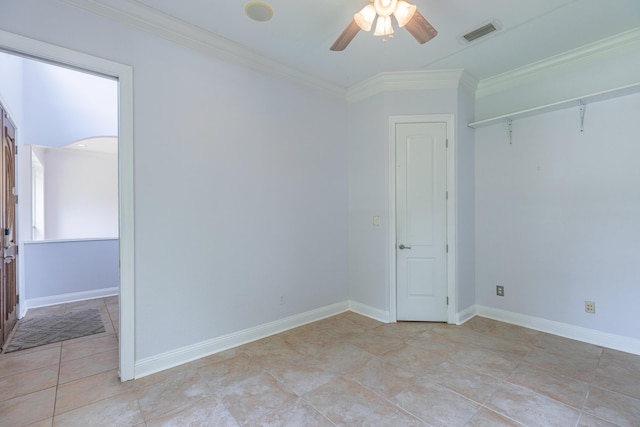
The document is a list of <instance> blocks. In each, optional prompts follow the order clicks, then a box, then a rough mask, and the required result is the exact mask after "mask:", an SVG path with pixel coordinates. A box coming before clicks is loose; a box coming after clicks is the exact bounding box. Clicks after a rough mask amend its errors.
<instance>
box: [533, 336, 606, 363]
mask: <svg viewBox="0 0 640 427" xmlns="http://www.w3.org/2000/svg"><path fill="white" fill-rule="evenodd" d="M536 348H538V349H541V350H544V351H545V353H550V354H555V355H557V356H563V357H569V358H575V359H583V358H585V359H599V358H600V356H601V355H602V347H599V346H597V345H593V344H589V343H585V342H581V341H576V340H572V339H569V338H564V337H560V336H557V335H551V334H543V335H542V336H541V337H540V339H539V340H538V341H537V342H536Z"/></svg>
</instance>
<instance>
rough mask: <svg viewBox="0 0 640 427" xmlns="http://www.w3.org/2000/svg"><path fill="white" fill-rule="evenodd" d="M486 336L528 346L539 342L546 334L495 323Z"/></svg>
mask: <svg viewBox="0 0 640 427" xmlns="http://www.w3.org/2000/svg"><path fill="white" fill-rule="evenodd" d="M484 334H485V335H486V336H488V337H493V338H500V339H505V340H508V341H516V342H520V343H524V344H526V345H527V346H530V345H531V344H532V343H535V342H537V341H538V340H539V339H540V338H541V337H542V336H543V335H544V333H542V332H539V331H534V330H533V329H527V328H523V327H522V326H516V325H510V324H508V323H503V322H493V325H492V326H490V327H489V328H488V329H487V331H486V332H485V333H484Z"/></svg>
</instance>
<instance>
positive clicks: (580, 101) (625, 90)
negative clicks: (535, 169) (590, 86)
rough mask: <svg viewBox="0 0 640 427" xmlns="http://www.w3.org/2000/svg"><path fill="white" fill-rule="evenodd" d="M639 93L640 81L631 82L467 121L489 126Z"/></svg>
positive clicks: (479, 125) (475, 127) (581, 116)
mask: <svg viewBox="0 0 640 427" xmlns="http://www.w3.org/2000/svg"><path fill="white" fill-rule="evenodd" d="M636 93H640V83H633V84H630V85H627V86H622V87H618V88H615V89H609V90H605V91H602V92H597V93H592V94H590V95H584V96H580V97H577V98H571V99H567V100H564V101H558V102H553V103H551V104H546V105H541V106H539V107H533V108H529V109H526V110H521V111H514V112H511V113H508V114H503V115H500V116H495V117H491V118H488V119H484V120H479V121H476V122H473V123H469V127H472V128H474V129H477V128H481V127H484V126H491V125H494V124H497V123H503V122H504V120H505V119H507V120H516V119H522V118H525V117H531V116H534V115H537V114H543V113H548V112H550V111H556V110H560V109H564V108H571V107H575V106H576V104H577V105H585V106H586V104H587V103H592V102H598V101H604V100H606V99H612V98H617V97H619V96H626V95H631V94H636ZM585 110H586V108H581V111H580V119H581V121H582V124H584V112H585Z"/></svg>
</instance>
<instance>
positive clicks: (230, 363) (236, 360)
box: [197, 353, 263, 393]
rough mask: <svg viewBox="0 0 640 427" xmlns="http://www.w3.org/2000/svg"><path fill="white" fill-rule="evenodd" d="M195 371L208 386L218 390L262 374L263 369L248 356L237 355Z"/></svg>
mask: <svg viewBox="0 0 640 427" xmlns="http://www.w3.org/2000/svg"><path fill="white" fill-rule="evenodd" d="M197 371H198V372H199V373H200V375H202V378H204V380H205V381H207V383H208V384H209V386H210V387H211V388H212V389H213V390H214V391H215V392H216V393H217V392H218V390H220V389H222V388H224V387H227V386H230V385H233V384H236V383H239V382H242V381H245V380H247V379H249V378H252V377H255V376H258V375H260V374H262V372H263V369H262V367H261V366H258V365H257V364H256V363H254V361H253V360H252V359H251V357H249V356H248V355H246V354H244V353H238V354H237V355H236V356H234V357H231V358H229V359H225V360H220V361H218V362H214V363H211V364H209V365H205V366H201V367H200V368H198V369H197Z"/></svg>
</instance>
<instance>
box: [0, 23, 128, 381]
mask: <svg viewBox="0 0 640 427" xmlns="http://www.w3.org/2000/svg"><path fill="white" fill-rule="evenodd" d="M0 51H3V52H5V53H7V54H10V55H13V56H17V57H20V58H28V59H29V60H35V61H37V62H40V63H48V64H54V65H57V66H60V67H62V68H64V69H67V70H69V69H73V70H76V71H78V72H81V73H85V74H88V75H93V76H96V75H97V76H102V77H104V78H107V79H111V80H113V81H115V82H116V85H117V89H116V97H117V112H116V116H117V133H116V135H117V137H118V153H117V164H118V169H117V180H118V185H117V187H118V194H119V195H118V206H117V217H118V226H117V228H118V238H119V239H118V242H117V247H118V248H117V250H118V255H117V261H118V273H117V275H118V283H117V284H116V285H115V286H116V288H117V290H118V293H119V299H120V300H119V319H120V321H119V330H120V333H119V374H120V379H121V380H122V381H126V380H130V379H133V378H135V354H134V347H135V339H134V338H135V335H134V239H133V236H134V231H133V230H134V212H133V85H132V83H133V73H132V69H131V67H130V66H126V65H123V64H119V63H115V62H112V61H108V60H104V59H101V58H97V57H94V56H91V55H86V54H81V53H78V52H75V51H71V50H69V49H65V48H61V47H59V46H54V45H50V44H47V43H43V42H39V41H36V40H32V39H29V38H25V37H22V36H18V35H15V34H12V33H8V32H4V31H0ZM54 112H55V111H52V113H54ZM18 122H19V123H18V128H19V129H18V132H19V133H20V132H21V131H25V135H28V134H29V133H28V130H27V129H20V128H21V125H22V124H21V123H20V121H18ZM25 142H26V141H25ZM30 166H31V162H30V161H29V162H28V165H27V167H25V168H23V169H22V170H21V171H19V172H18V173H19V177H18V178H19V179H20V178H21V177H20V174H21V173H23V172H24V171H25V170H29V173H30V170H31V167H30ZM45 168H46V164H45ZM29 180H30V179H29ZM27 187H28V188H29V190H30V186H27ZM19 191H21V190H19ZM29 192H30V191H29ZM26 198H27V199H28V200H31V197H30V196H28V197H26ZM22 199H23V200H24V199H25V198H24V197H23V198H22ZM29 204H30V203H29ZM20 207H21V203H20V197H19V209H20ZM19 215H20V216H24V212H20V214H19ZM27 218H28V222H29V223H31V211H29V212H28V214H27ZM29 231H31V230H29ZM45 233H46V227H45ZM27 235H31V233H28V234H27ZM20 250H22V251H24V243H22V244H21V247H20ZM24 274H25V271H24V269H22V268H19V273H18V276H19V280H18V282H19V292H18V293H19V294H20V295H25V289H24V286H25V275H24Z"/></svg>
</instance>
